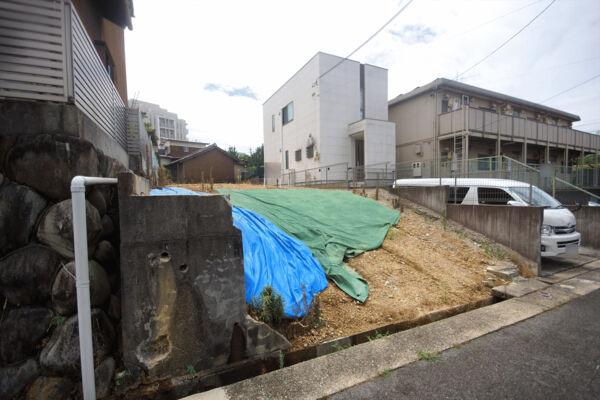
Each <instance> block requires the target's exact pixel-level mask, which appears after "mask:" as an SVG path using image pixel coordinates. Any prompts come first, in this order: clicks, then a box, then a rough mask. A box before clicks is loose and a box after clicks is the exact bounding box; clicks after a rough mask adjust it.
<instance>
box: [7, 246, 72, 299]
mask: <svg viewBox="0 0 600 400" xmlns="http://www.w3.org/2000/svg"><path fill="white" fill-rule="evenodd" d="M60 260H61V258H60V256H59V254H58V253H56V252H55V251H54V250H52V249H50V248H48V247H45V246H42V245H39V244H31V245H28V246H25V247H21V248H20V249H18V250H15V251H13V252H12V253H10V254H9V255H8V256H6V257H5V258H4V259H2V260H0V293H1V294H2V295H3V296H4V297H5V298H6V300H7V301H8V303H9V304H11V305H28V304H44V303H45V302H46V301H48V300H49V299H50V290H51V287H52V281H53V280H54V275H55V274H56V271H57V270H58V267H59V265H60Z"/></svg>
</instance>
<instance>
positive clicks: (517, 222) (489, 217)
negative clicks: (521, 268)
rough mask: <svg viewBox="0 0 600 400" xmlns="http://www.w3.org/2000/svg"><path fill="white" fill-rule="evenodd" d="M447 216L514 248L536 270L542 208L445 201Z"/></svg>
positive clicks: (538, 262) (538, 258)
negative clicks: (460, 203)
mask: <svg viewBox="0 0 600 400" xmlns="http://www.w3.org/2000/svg"><path fill="white" fill-rule="evenodd" d="M446 217H447V218H448V219H451V220H453V221H456V222H458V223H459V224H461V225H463V226H466V227H467V228H469V229H472V230H474V231H475V232H479V233H482V234H484V235H485V236H487V237H489V238H490V239H492V240H494V241H496V242H498V243H501V244H503V245H505V246H507V247H508V248H510V249H512V250H514V251H516V252H517V253H519V254H520V255H522V256H523V257H525V258H526V259H527V260H529V261H531V272H532V273H533V274H535V275H537V274H538V273H539V266H540V262H541V254H540V246H541V236H540V230H541V227H542V221H543V218H544V213H543V209H542V208H540V207H507V206H490V205H477V206H467V205H455V204H448V205H447V209H446Z"/></svg>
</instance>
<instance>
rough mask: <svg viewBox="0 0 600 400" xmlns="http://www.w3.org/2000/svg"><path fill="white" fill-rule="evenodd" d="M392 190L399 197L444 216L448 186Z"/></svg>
mask: <svg viewBox="0 0 600 400" xmlns="http://www.w3.org/2000/svg"><path fill="white" fill-rule="evenodd" d="M392 190H393V193H394V194H396V195H398V196H400V197H403V198H405V199H408V200H410V201H413V202H415V203H417V204H420V205H422V206H424V207H427V208H429V209H432V210H433V211H435V212H437V213H439V214H441V215H444V216H445V215H446V205H447V204H446V203H447V202H448V186H429V187H427V186H423V187H402V188H396V189H392Z"/></svg>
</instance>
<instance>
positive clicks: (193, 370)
mask: <svg viewBox="0 0 600 400" xmlns="http://www.w3.org/2000/svg"><path fill="white" fill-rule="evenodd" d="M185 372H186V373H187V374H188V375H196V368H194V366H193V365H188V366H187V367H185Z"/></svg>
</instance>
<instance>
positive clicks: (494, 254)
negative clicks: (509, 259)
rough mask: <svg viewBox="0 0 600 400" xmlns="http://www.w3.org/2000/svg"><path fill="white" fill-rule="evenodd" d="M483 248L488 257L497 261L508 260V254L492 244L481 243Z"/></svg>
mask: <svg viewBox="0 0 600 400" xmlns="http://www.w3.org/2000/svg"><path fill="white" fill-rule="evenodd" d="M481 248H482V249H483V251H484V252H485V254H486V255H487V256H488V257H491V258H495V259H497V260H503V259H505V258H506V252H505V251H504V250H503V249H501V248H500V247H498V246H494V245H492V244H490V243H481Z"/></svg>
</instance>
